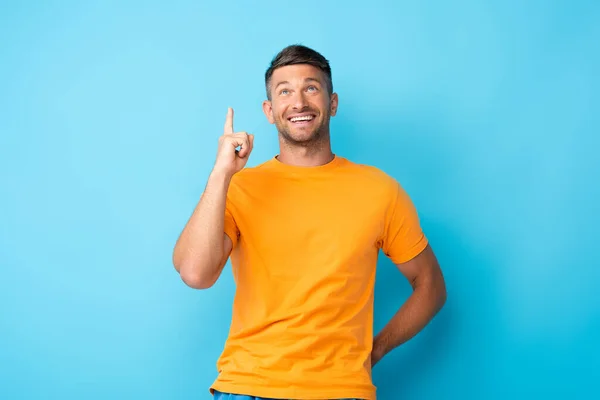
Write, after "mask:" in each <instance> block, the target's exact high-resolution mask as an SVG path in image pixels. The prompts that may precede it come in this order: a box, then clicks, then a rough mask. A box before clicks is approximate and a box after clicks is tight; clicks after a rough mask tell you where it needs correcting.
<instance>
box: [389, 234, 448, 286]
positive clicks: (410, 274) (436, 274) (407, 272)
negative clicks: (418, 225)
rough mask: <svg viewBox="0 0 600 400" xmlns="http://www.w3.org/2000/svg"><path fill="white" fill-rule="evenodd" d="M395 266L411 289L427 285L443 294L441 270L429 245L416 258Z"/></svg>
mask: <svg viewBox="0 0 600 400" xmlns="http://www.w3.org/2000/svg"><path fill="white" fill-rule="evenodd" d="M396 266H397V267H398V269H399V270H400V272H401V273H402V275H404V276H405V277H406V279H408V281H409V282H410V284H411V286H412V287H413V288H416V287H417V286H419V285H428V286H431V287H432V288H435V289H436V290H440V291H443V292H445V284H444V277H443V274H442V270H441V268H440V265H439V262H438V260H437V257H436V256H435V254H434V252H433V250H432V248H431V246H430V245H429V244H428V245H427V246H426V247H425V249H423V251H421V252H420V253H419V254H418V255H417V256H415V257H414V258H412V259H410V260H408V261H406V262H403V263H398V264H396Z"/></svg>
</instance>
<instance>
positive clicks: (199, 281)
mask: <svg viewBox="0 0 600 400" xmlns="http://www.w3.org/2000/svg"><path fill="white" fill-rule="evenodd" d="M174 265H175V269H176V270H177V272H179V276H180V277H181V280H182V281H183V282H184V283H185V284H186V285H187V286H189V287H191V288H192V289H209V288H211V287H212V286H213V285H214V284H215V282H216V281H217V277H215V276H213V275H212V274H208V273H206V272H203V271H207V270H208V269H205V268H202V267H201V266H199V265H192V264H189V263H179V264H175V263H174Z"/></svg>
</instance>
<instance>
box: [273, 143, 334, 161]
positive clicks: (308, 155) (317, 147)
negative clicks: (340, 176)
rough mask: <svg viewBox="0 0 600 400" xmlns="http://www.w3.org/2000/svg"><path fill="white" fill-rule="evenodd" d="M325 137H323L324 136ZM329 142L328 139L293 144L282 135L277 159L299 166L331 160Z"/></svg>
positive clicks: (332, 156)
mask: <svg viewBox="0 0 600 400" xmlns="http://www.w3.org/2000/svg"><path fill="white" fill-rule="evenodd" d="M324 139H325V138H324ZM333 158H334V154H333V153H332V151H331V143H330V141H329V140H328V138H327V139H326V140H320V141H318V142H310V143H302V144H297V143H296V144H294V143H289V142H287V141H286V140H285V139H283V138H282V137H280V138H279V155H278V156H277V159H278V160H279V161H281V162H282V163H284V164H289V165H296V166H300V167H316V166H319V165H324V164H327V163H328V162H330V161H331V160H333Z"/></svg>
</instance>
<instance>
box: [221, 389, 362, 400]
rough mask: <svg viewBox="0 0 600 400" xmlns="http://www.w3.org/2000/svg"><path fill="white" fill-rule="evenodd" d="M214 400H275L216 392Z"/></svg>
mask: <svg viewBox="0 0 600 400" xmlns="http://www.w3.org/2000/svg"><path fill="white" fill-rule="evenodd" d="M214 400H275V399H267V398H265V397H254V396H246V395H243V394H231V393H221V392H219V391H217V390H215V396H214ZM339 400H359V399H339Z"/></svg>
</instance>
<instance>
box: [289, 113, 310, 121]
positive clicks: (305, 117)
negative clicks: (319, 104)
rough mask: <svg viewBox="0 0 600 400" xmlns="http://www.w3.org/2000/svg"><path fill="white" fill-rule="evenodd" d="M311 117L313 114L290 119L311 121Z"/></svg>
mask: <svg viewBox="0 0 600 400" xmlns="http://www.w3.org/2000/svg"><path fill="white" fill-rule="evenodd" d="M311 119H313V116H312V115H305V116H304V117H293V118H291V119H290V121H292V122H298V121H310V120H311Z"/></svg>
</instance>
